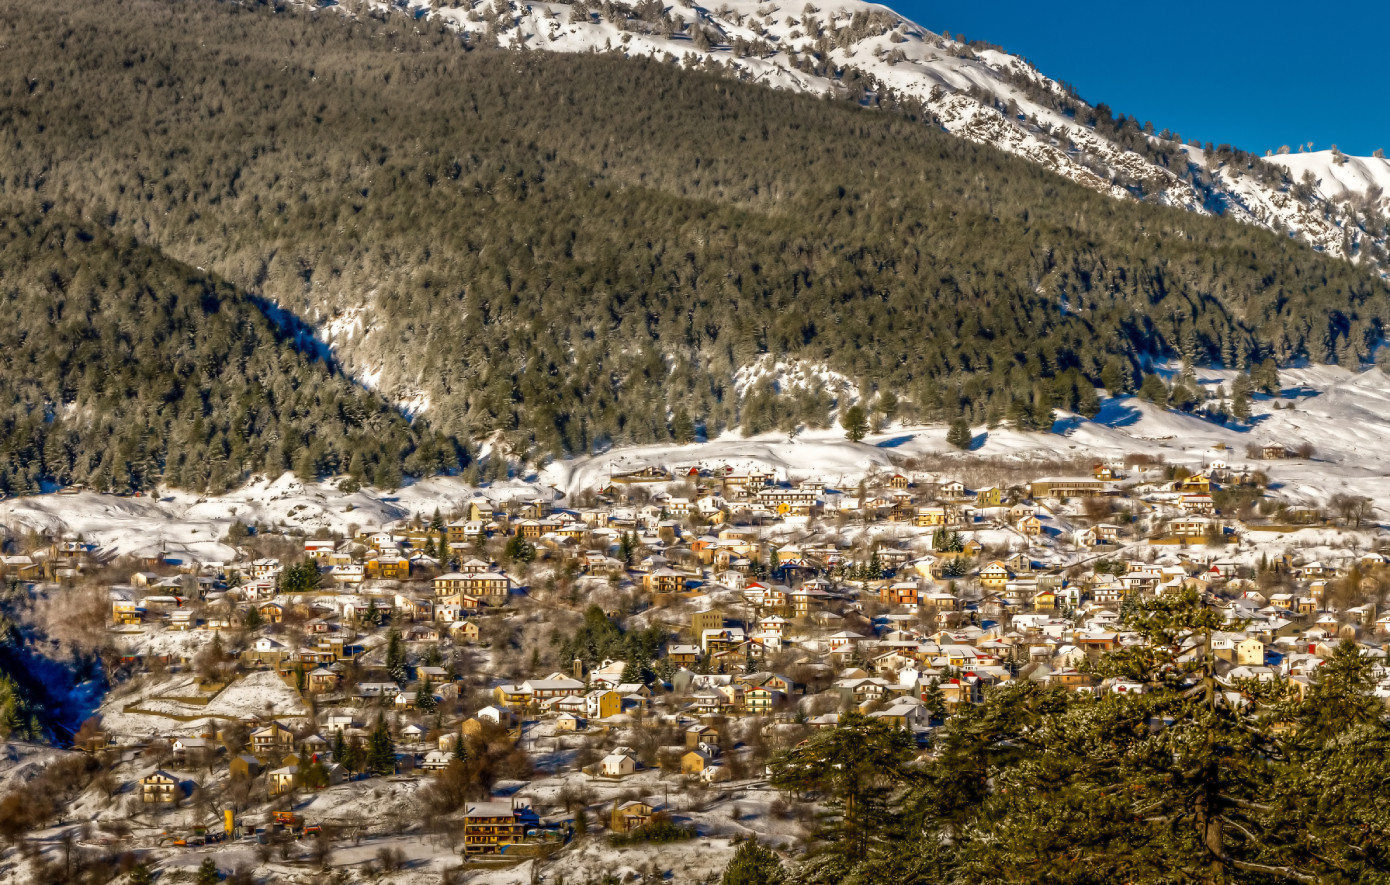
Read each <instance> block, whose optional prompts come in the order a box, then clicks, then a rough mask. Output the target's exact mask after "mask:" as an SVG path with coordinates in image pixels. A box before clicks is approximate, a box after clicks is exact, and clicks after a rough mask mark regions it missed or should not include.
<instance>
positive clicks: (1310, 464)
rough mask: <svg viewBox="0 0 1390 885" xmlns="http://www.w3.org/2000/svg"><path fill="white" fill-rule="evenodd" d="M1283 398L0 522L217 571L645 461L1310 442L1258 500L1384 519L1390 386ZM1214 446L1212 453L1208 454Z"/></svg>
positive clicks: (53, 510)
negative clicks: (1358, 509) (518, 475)
mask: <svg viewBox="0 0 1390 885" xmlns="http://www.w3.org/2000/svg"><path fill="white" fill-rule="evenodd" d="M1232 374H1233V373H1229V372H1223V371H1221V370H1204V371H1202V372H1200V373H1199V376H1200V378H1201V380H1202V381H1203V382H1204V383H1205V384H1207V385H1209V386H1215V385H1216V384H1218V383H1228V382H1229V380H1230V378H1231V377H1232ZM1282 381H1283V385H1284V394H1285V396H1284V398H1282V399H1281V400H1280V401H1279V403H1280V405H1281V406H1283V405H1288V404H1292V405H1293V406H1294V407H1293V408H1279V409H1274V408H1273V405H1274V401H1272V400H1269V399H1267V398H1259V399H1258V400H1257V401H1256V403H1255V405H1254V410H1255V413H1256V414H1255V418H1254V421H1253V426H1252V427H1249V428H1240V427H1223V426H1221V425H1219V424H1216V423H1212V422H1209V421H1205V420H1202V419H1200V418H1197V417H1194V416H1191V415H1185V414H1179V413H1175V412H1169V411H1166V410H1163V409H1159V408H1157V407H1155V406H1152V405H1150V404H1147V403H1143V402H1140V401H1139V400H1137V399H1135V398H1132V397H1129V398H1123V399H1118V400H1108V401H1106V403H1105V406H1104V408H1103V409H1102V411H1101V413H1100V414H1099V415H1098V416H1096V419H1095V420H1092V421H1088V420H1086V419H1084V418H1081V417H1078V416H1071V415H1062V416H1061V417H1060V418H1059V420H1058V421H1057V423H1056V424H1055V425H1054V426H1053V430H1052V432H1051V433H1022V432H1018V431H1014V430H1009V429H1006V428H1003V427H999V428H995V429H992V430H990V429H986V428H983V427H977V428H975V443H974V446H973V448H972V450H971V451H970V452H957V451H955V450H953V449H952V448H951V447H950V446H949V445H948V444H947V443H946V428H945V427H944V426H940V425H937V426H931V425H928V426H908V427H903V426H897V425H895V426H893V427H891V428H888V429H886V430H885V431H884V432H881V433H877V434H872V435H870V436H869V437H868V438H867V439H865V440H864V441H863V442H862V443H853V442H850V441H848V440H846V439H845V438H844V434H843V432H842V431H841V430H840V429H839V428H834V429H828V430H817V431H806V432H803V433H798V434H796V435H793V436H788V435H786V434H783V433H769V434H762V435H760V436H756V437H752V438H747V439H745V438H743V437H741V436H738V435H737V434H726V435H724V436H722V437H720V438H718V439H715V440H711V441H708V442H701V443H693V444H690V445H685V446H677V445H661V446H639V447H627V448H617V449H613V450H610V451H607V452H604V453H601V454H597V455H592V456H587V457H582V458H572V459H566V460H561V461H554V462H551V463H550V464H548V465H546V466H544V467H543V468H542V469H541V470H540V471H539V473H537V474H534V475H532V476H530V477H527V478H526V479H525V480H521V479H517V480H511V481H508V482H505V483H495V484H490V485H484V486H481V487H477V488H474V487H470V486H468V485H466V484H465V483H464V482H463V481H462V480H461V479H459V478H457V477H432V478H429V479H424V480H420V481H418V482H414V483H411V484H410V485H408V486H407V487H405V488H403V489H400V490H396V491H380V490H376V489H372V488H364V489H363V490H361V491H359V492H355V493H353V494H345V493H343V492H340V491H339V490H338V489H337V488H336V480H328V481H324V482H309V483H305V482H301V481H300V480H298V479H296V478H295V477H294V476H293V475H290V474H286V475H284V476H281V477H278V478H274V479H270V478H263V479H258V480H256V481H253V482H252V483H250V484H248V485H247V486H245V487H244V488H241V489H239V490H237V491H235V492H231V493H229V494H226V495H218V496H208V497H199V496H197V495H195V494H192V493H189V492H184V491H176V490H168V491H163V492H161V493H159V494H157V495H153V496H149V497H138V498H136V497H115V496H111V495H101V494H97V493H94V492H82V493H80V494H76V495H59V494H47V495H37V496H31V497H24V498H12V499H9V500H5V501H0V525H4V526H6V527H8V528H9V529H10V530H11V531H12V532H23V531H24V530H26V529H35V530H39V531H48V532H52V533H56V534H62V535H69V536H80V537H81V538H82V539H83V540H85V541H89V542H92V543H95V544H97V545H98V546H99V547H100V548H101V550H102V551H103V552H104V553H107V554H113V555H120V554H139V553H154V552H158V551H161V550H163V551H165V552H166V553H167V554H168V555H171V556H185V557H187V558H190V559H193V560H197V561H201V562H216V561H227V560H232V559H235V558H236V555H237V553H236V551H235V550H234V549H232V548H231V547H230V546H228V545H226V544H224V543H222V540H221V539H222V538H223V537H225V535H226V533H227V529H228V527H229V526H230V525H231V524H232V522H233V521H234V520H241V521H242V522H244V523H247V524H250V525H257V526H262V527H266V528H271V527H277V526H284V527H290V528H298V529H303V530H305V531H307V532H310V533H312V532H314V531H317V530H319V529H328V530H330V531H333V532H347V531H348V530H349V529H350V528H353V527H358V528H377V527H384V526H388V525H390V524H391V523H393V522H396V521H398V520H402V519H409V518H410V517H411V516H413V515H417V514H418V515H420V516H423V517H428V516H429V515H430V514H431V513H432V512H433V511H434V510H435V508H438V509H439V510H440V511H441V512H442V513H446V514H447V513H451V512H456V511H458V510H460V509H461V508H462V506H463V505H464V503H465V502H467V501H468V500H469V499H470V498H472V497H473V496H474V495H486V496H487V497H489V498H491V499H493V500H509V499H531V498H535V497H538V496H543V497H547V498H555V499H558V500H559V501H560V503H561V505H562V506H563V504H564V503H565V502H566V501H567V500H570V499H572V498H573V496H574V495H575V493H577V492H580V491H583V490H586V489H597V488H599V487H601V486H602V485H604V484H605V483H606V482H607V481H608V479H609V477H611V476H612V475H613V474H616V473H622V472H626V471H629V470H634V469H637V468H639V467H642V466H646V465H650V464H659V465H663V466H668V467H677V466H680V467H685V466H691V465H699V466H703V467H719V466H725V465H727V466H730V467H733V468H735V469H738V470H744V469H748V468H754V467H756V468H763V469H770V470H773V471H775V472H776V473H777V474H778V476H779V477H780V478H781V479H784V480H793V481H794V480H800V479H808V478H818V479H822V480H824V481H826V482H827V483H829V484H830V486H831V487H852V486H853V485H854V484H856V483H857V482H858V480H859V479H860V478H861V477H863V476H864V475H865V474H867V473H869V472H871V471H876V470H889V469H893V468H894V467H895V465H898V464H901V463H902V462H903V461H904V460H906V459H909V458H916V459H922V460H924V461H925V462H926V463H927V464H928V469H929V470H931V471H933V472H937V473H939V474H941V475H943V476H946V475H950V474H952V473H956V472H960V471H962V470H964V469H966V468H968V467H970V466H971V465H972V464H986V463H998V462H1000V461H1003V462H1006V463H1012V464H1017V465H1018V466H1019V467H1022V468H1024V469H1027V467H1028V465H1030V464H1037V465H1039V469H1040V470H1042V469H1045V468H1046V466H1047V465H1048V464H1049V463H1055V462H1057V461H1058V460H1066V461H1073V460H1118V459H1121V458H1123V457H1124V456H1125V455H1128V454H1150V455H1158V456H1161V457H1163V458H1164V459H1165V460H1167V461H1168V462H1170V463H1175V464H1183V465H1186V466H1189V467H1199V466H1202V465H1205V464H1209V463H1211V462H1212V461H1214V460H1224V461H1226V462H1227V463H1228V464H1231V465H1232V466H1235V465H1237V464H1242V463H1247V459H1246V458H1245V447H1246V445H1247V444H1249V443H1264V442H1281V443H1283V444H1285V445H1286V446H1289V447H1291V448H1292V447H1295V446H1298V445H1300V444H1302V443H1310V444H1312V445H1313V447H1314V449H1315V452H1316V454H1315V455H1314V457H1313V459H1312V460H1309V461H1299V460H1289V461H1275V462H1261V464H1260V467H1261V469H1263V470H1265V471H1266V472H1267V473H1268V474H1269V475H1270V477H1271V479H1272V480H1273V485H1272V487H1271V491H1272V493H1273V494H1275V495H1277V496H1279V497H1282V498H1284V499H1285V500H1288V501H1289V502H1291V503H1308V504H1320V503H1323V502H1325V501H1326V499H1327V498H1328V497H1329V496H1331V495H1332V494H1335V493H1337V492H1346V493H1351V494H1358V495H1365V496H1368V497H1370V498H1371V499H1372V500H1373V502H1374V503H1375V506H1376V509H1377V513H1378V516H1379V517H1380V518H1384V517H1385V516H1386V515H1387V514H1390V377H1387V376H1386V375H1385V374H1384V373H1382V372H1381V371H1380V370H1379V369H1370V370H1368V371H1365V372H1361V373H1356V374H1354V373H1351V372H1348V371H1346V370H1343V369H1339V368H1336V367H1313V368H1308V369H1292V370H1287V371H1285V372H1284V373H1283V375H1282ZM1223 446H1224V448H1222V447H1223Z"/></svg>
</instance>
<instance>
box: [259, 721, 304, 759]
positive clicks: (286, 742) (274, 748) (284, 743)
mask: <svg viewBox="0 0 1390 885" xmlns="http://www.w3.org/2000/svg"><path fill="white" fill-rule="evenodd" d="M293 743H294V732H292V731H290V730H289V729H288V728H286V727H285V726H283V725H281V724H280V723H279V722H271V723H270V724H269V725H267V726H265V727H264V728H258V729H256V730H255V731H253V732H251V752H253V753H255V754H256V755H257V756H273V755H278V754H280V753H283V752H285V751H286V750H288V749H289V748H290V746H291V745H292V744H293Z"/></svg>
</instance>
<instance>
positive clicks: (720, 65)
mask: <svg viewBox="0 0 1390 885" xmlns="http://www.w3.org/2000/svg"><path fill="white" fill-rule="evenodd" d="M343 8H345V9H346V11H348V12H350V13H353V14H365V13H367V12H370V11H372V9H373V8H374V9H376V10H378V11H380V10H386V9H388V8H390V9H396V10H405V11H407V12H408V13H409V14H411V15H412V16H414V17H415V18H417V19H436V20H439V21H442V22H444V23H446V24H447V25H448V26H450V27H451V28H454V29H456V30H458V31H460V32H462V33H464V34H466V35H467V36H468V38H469V39H471V40H475V41H479V42H488V43H495V44H497V45H499V46H502V47H506V48H512V49H515V50H517V51H538V50H549V51H556V52H594V51H598V52H614V53H620V54H623V55H627V56H633V57H649V58H653V59H657V60H664V61H667V62H670V63H676V64H681V65H683V66H687V67H703V68H711V69H717V70H720V71H722V72H723V73H725V74H727V75H730V76H735V77H737V78H739V79H741V80H747V81H751V82H756V83H761V84H764V85H767V86H770V87H773V88H778V89H789V90H794V91H799V92H809V93H814V94H836V95H839V96H841V97H846V98H850V99H858V100H859V101H861V102H862V103H864V104H866V105H873V104H875V103H878V102H881V101H882V100H884V99H885V98H891V99H893V100H896V101H905V102H914V103H919V104H920V106H921V107H922V109H923V110H924V111H925V112H926V113H927V114H929V115H930V116H932V117H933V118H935V119H936V120H937V121H938V122H939V123H940V125H941V126H942V127H943V128H945V129H946V130H948V131H950V132H952V133H954V134H955V135H958V136H960V137H962V138H966V139H969V140H970V141H973V142H977V143H980V144H988V145H993V146H995V147H998V148H1000V149H1002V150H1005V151H1008V152H1009V153H1013V154H1016V155H1018V156H1021V157H1024V158H1026V159H1028V160H1030V161H1032V162H1035V163H1038V164H1039V165H1042V166H1045V167H1047V168H1049V169H1051V170H1053V171H1055V172H1057V173H1058V174H1060V175H1063V176H1066V177H1067V178H1070V179H1072V180H1073V181H1076V182H1078V183H1080V184H1082V185H1084V186H1086V187H1088V188H1091V189H1093V190H1096V191H1099V192H1101V193H1105V194H1109V195H1111V196H1113V197H1115V198H1117V199H1143V200H1147V201H1149V202H1153V203H1158V204H1161V205H1169V206H1175V207H1178V208H1181V209H1185V210H1188V211H1191V212H1198V213H1203V214H1220V215H1225V216H1228V217H1231V218H1234V219H1237V220H1240V221H1243V222H1246V223H1250V224H1256V225H1260V226H1263V227H1266V228H1269V229H1272V230H1279V231H1287V232H1288V233H1290V234H1291V235H1293V236H1296V237H1299V238H1300V239H1302V240H1304V241H1305V242H1307V243H1309V244H1310V245H1312V246H1313V247H1314V248H1317V249H1320V250H1323V251H1325V252H1327V253H1328V254H1332V255H1337V256H1342V257H1347V258H1351V259H1352V260H1357V261H1361V260H1369V261H1372V262H1374V263H1376V264H1377V265H1380V266H1384V267H1390V259H1387V251H1386V247H1387V244H1386V234H1387V219H1390V203H1388V202H1387V200H1386V198H1385V185H1386V182H1387V181H1390V165H1387V164H1386V161H1384V160H1382V159H1378V158H1347V157H1344V156H1342V155H1340V154H1337V155H1336V156H1335V157H1334V156H1333V154H1332V152H1318V153H1306V154H1283V155H1278V156H1273V157H1269V158H1259V157H1256V156H1254V155H1253V154H1249V153H1245V152H1242V151H1237V150H1232V149H1230V148H1228V147H1226V146H1222V147H1220V148H1215V149H1213V148H1212V147H1211V146H1210V145H1207V146H1206V147H1205V148H1204V147H1198V146H1196V145H1195V144H1192V145H1184V144H1182V143H1180V142H1179V141H1177V140H1176V137H1175V136H1173V135H1172V134H1170V133H1168V132H1167V131H1166V130H1164V131H1161V132H1154V131H1153V129H1152V127H1147V128H1141V124H1140V123H1139V122H1138V121H1137V120H1134V119H1132V118H1131V119H1126V118H1124V117H1123V116H1122V117H1120V118H1114V117H1112V116H1111V115H1110V113H1109V111H1108V110H1106V109H1105V108H1104V106H1103V105H1101V106H1095V107H1092V106H1091V105H1088V104H1086V103H1085V102H1083V101H1082V100H1081V99H1080V98H1078V97H1077V96H1075V95H1074V94H1073V93H1072V92H1071V91H1070V90H1069V89H1067V88H1066V87H1065V86H1063V85H1062V84H1061V83H1058V82H1057V81H1055V80H1052V79H1050V78H1048V77H1046V76H1045V75H1043V74H1042V73H1041V72H1039V71H1038V70H1037V69H1036V68H1034V67H1033V66H1032V65H1030V64H1028V63H1027V62H1026V61H1024V60H1023V59H1021V58H1018V57H1017V56H1013V55H1010V54H1008V53H1007V52H1004V51H1002V50H1000V49H997V48H991V47H986V46H984V45H983V44H978V43H973V44H970V45H965V44H962V43H960V42H958V41H956V40H953V39H950V38H948V37H947V36H945V35H942V34H937V33H934V32H932V31H929V30H928V29H926V28H924V27H922V26H920V25H918V24H916V23H914V22H912V21H910V20H908V19H906V18H904V17H902V16H900V15H898V14H897V13H895V12H894V11H892V10H891V9H889V8H888V7H886V6H881V5H878V4H874V3H864V2H860V0H822V2H808V3H805V4H802V5H800V6H798V5H797V4H796V3H795V2H792V3H777V2H757V0H725V2H721V4H720V5H719V7H718V8H717V9H711V8H708V7H704V6H701V5H699V4H697V3H693V2H690V0H674V2H672V3H670V4H669V5H666V4H664V3H660V2H657V0H602V2H599V0H579V2H575V3H572V4H566V3H555V2H545V3H529V2H520V0H511V2H508V0H442V2H441V0H433V2H431V3H429V4H421V3H419V2H418V0H400V2H397V3H395V4H392V5H391V6H389V7H388V5H387V4H384V3H381V2H378V0H347V6H346V7H343ZM1305 172H1307V173H1310V174H1311V180H1305Z"/></svg>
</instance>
